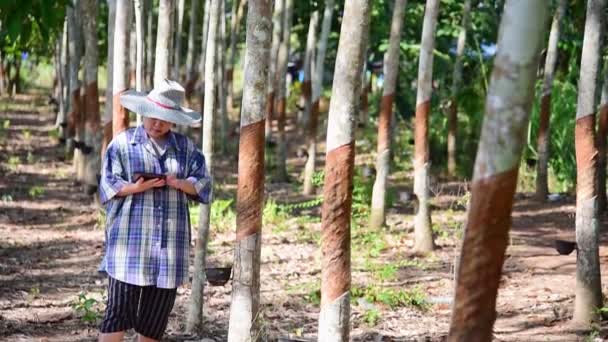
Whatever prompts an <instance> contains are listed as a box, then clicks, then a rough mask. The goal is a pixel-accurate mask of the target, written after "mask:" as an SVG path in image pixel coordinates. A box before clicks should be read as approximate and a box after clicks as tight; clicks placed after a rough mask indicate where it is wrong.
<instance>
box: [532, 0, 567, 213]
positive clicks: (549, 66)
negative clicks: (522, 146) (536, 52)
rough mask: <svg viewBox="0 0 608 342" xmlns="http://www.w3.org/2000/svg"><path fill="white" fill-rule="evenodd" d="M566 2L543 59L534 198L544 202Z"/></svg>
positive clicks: (556, 17) (556, 18)
mask: <svg viewBox="0 0 608 342" xmlns="http://www.w3.org/2000/svg"><path fill="white" fill-rule="evenodd" d="M566 5H567V0H559V2H558V5H557V9H556V11H555V15H554V16H553V22H552V23H551V32H550V33H549V43H548V44H547V57H546V58H545V68H544V77H543V88H542V89H543V90H542V95H541V100H540V121H539V128H538V138H537V141H536V144H537V152H538V162H537V163H536V194H535V195H536V198H537V199H538V200H541V201H544V200H546V199H547V195H548V194H549V186H548V184H547V174H548V171H547V170H548V166H549V144H550V141H551V135H550V130H549V122H550V120H549V119H550V117H551V92H552V90H553V78H554V76H555V66H556V65H557V52H558V51H557V43H558V42H559V35H560V23H561V21H562V18H563V17H564V13H565V12H566Z"/></svg>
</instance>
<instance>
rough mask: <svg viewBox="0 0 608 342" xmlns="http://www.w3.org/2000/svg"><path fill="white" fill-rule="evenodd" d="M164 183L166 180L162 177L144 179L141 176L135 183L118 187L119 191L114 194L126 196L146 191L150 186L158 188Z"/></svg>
mask: <svg viewBox="0 0 608 342" xmlns="http://www.w3.org/2000/svg"><path fill="white" fill-rule="evenodd" d="M165 185H166V182H165V180H164V179H162V178H153V179H148V180H144V179H143V177H140V178H139V179H138V180H137V181H136V182H135V183H131V184H127V185H125V186H123V187H122V189H120V191H119V192H118V193H117V194H116V195H117V196H128V195H132V194H137V193H140V192H144V191H147V190H149V189H152V188H160V187H163V186H165Z"/></svg>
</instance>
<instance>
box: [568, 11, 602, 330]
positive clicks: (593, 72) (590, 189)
mask: <svg viewBox="0 0 608 342" xmlns="http://www.w3.org/2000/svg"><path fill="white" fill-rule="evenodd" d="M604 7H605V1H604V0H589V1H587V17H586V20H585V37H584V39H583V52H582V56H581V68H580V79H579V83H578V101H577V106H576V126H575V129H574V139H575V149H576V242H577V246H578V250H577V257H576V289H575V295H576V298H575V300H574V315H573V317H572V320H573V321H574V322H576V323H580V324H584V325H589V324H590V323H591V322H592V321H595V320H597V319H598V318H599V316H598V312H597V309H599V308H601V307H602V286H601V278H600V261H599V246H598V243H599V241H598V240H599V227H598V211H597V192H596V188H595V179H596V175H597V153H598V152H597V149H596V147H595V141H594V138H595V137H594V136H595V106H596V102H595V90H596V84H597V74H598V71H599V58H600V51H601V46H602V41H601V36H602V34H601V32H602V29H601V28H602V25H603V17H604V14H603V13H604Z"/></svg>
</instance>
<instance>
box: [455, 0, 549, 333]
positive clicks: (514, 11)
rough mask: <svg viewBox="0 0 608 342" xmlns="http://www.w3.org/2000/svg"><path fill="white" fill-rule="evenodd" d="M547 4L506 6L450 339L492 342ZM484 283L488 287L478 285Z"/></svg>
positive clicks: (516, 1) (518, 0)
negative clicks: (499, 287)
mask: <svg viewBox="0 0 608 342" xmlns="http://www.w3.org/2000/svg"><path fill="white" fill-rule="evenodd" d="M546 12H547V4H546V3H545V2H543V1H527V0H507V1H506V4H505V7H504V11H503V15H502V20H501V23H500V31H499V34H498V48H497V51H498V53H497V55H496V57H495V61H494V71H493V73H492V78H491V84H490V88H489V89H488V95H487V98H486V106H485V117H484V122H483V126H482V133H481V138H480V141H479V147H478V150H477V159H476V160H475V169H474V174H473V183H472V188H471V204H470V207H469V211H468V218H467V224H466V227H465V233H464V240H463V244H462V249H461V256H460V261H459V268H458V276H457V278H456V279H457V284H456V293H455V299H454V305H453V310H452V319H451V325H450V332H449V337H448V341H490V340H491V339H492V327H493V325H494V321H495V319H496V295H497V293H498V285H499V282H500V277H501V270H502V267H503V262H504V259H505V250H506V248H507V244H508V241H509V228H510V226H511V209H512V206H513V196H514V194H515V187H516V185H517V171H518V169H519V161H520V158H521V154H522V150H523V147H524V144H525V133H526V128H527V125H528V122H529V118H530V109H531V106H532V101H533V100H534V83H535V78H536V68H537V66H538V59H539V58H538V57H539V52H540V49H541V46H542V43H543V42H542V41H543V39H544V31H545V27H546V25H545V23H546V21H545V19H546V17H547V16H546V14H547V13H546ZM481 284H483V285H481Z"/></svg>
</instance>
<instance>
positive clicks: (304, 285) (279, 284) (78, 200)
mask: <svg viewBox="0 0 608 342" xmlns="http://www.w3.org/2000/svg"><path fill="white" fill-rule="evenodd" d="M7 101H8V100H6V99H4V100H3V101H0V130H2V131H0V236H1V238H0V340H2V341H94V340H96V336H97V330H96V324H95V318H98V316H99V314H100V312H102V311H101V310H103V300H104V296H105V286H106V280H105V279H104V278H102V277H101V276H100V275H99V274H98V273H97V272H96V270H97V266H98V264H99V262H100V260H101V255H102V252H103V243H104V232H103V227H101V226H100V224H99V214H98V206H97V204H96V203H95V201H94V200H93V198H91V197H89V196H87V195H85V194H84V192H83V191H82V189H81V187H80V186H79V185H78V184H77V183H76V182H75V181H74V173H73V171H72V164H71V161H65V158H64V155H65V152H64V147H63V146H60V145H58V144H57V141H56V140H55V138H53V137H51V136H50V135H49V132H51V131H52V129H53V121H54V118H53V114H52V113H51V112H50V108H49V107H48V106H46V104H45V98H43V97H41V96H33V95H22V96H18V97H16V98H15V99H14V100H13V101H11V103H10V105H7V104H6V103H7ZM6 120H10V124H8V125H6V124H3V123H4V122H5V121H6ZM292 152H294V153H293V154H294V158H293V159H291V160H290V165H291V166H290V168H291V171H292V174H293V175H294V177H297V174H298V171H299V168H300V167H301V164H302V160H300V159H298V158H296V157H295V151H292ZM357 160H358V161H360V158H359V157H358V159H357ZM219 164H220V168H223V169H222V170H220V172H224V173H225V175H226V177H222V178H223V182H224V184H223V185H222V186H223V191H225V192H230V191H234V184H235V177H234V174H232V175H231V174H230V170H235V169H234V168H233V167H234V166H233V164H230V163H228V162H227V163H224V164H222V163H219ZM228 176H230V177H228ZM404 186H405V185H404ZM291 187H292V185H289V184H270V185H269V186H268V188H267V190H268V195H269V196H270V197H274V198H277V199H286V198H288V197H289V196H288V194H287V190H289V189H291ZM433 189H434V193H435V198H434V200H433V203H434V206H435V211H434V216H433V222H434V224H435V225H436V226H437V227H439V229H440V230H439V231H438V233H439V234H438V240H437V243H438V246H439V248H438V250H437V251H436V252H434V253H433V254H432V255H430V256H426V257H421V256H416V255H413V254H412V253H411V252H410V250H411V246H412V245H413V241H412V239H413V234H412V230H413V215H412V214H413V209H412V208H411V207H410V206H408V205H407V203H397V205H395V207H393V208H392V209H391V210H390V212H389V216H388V221H387V222H388V227H387V229H386V230H385V231H384V232H383V233H382V239H383V241H384V243H385V245H384V247H383V248H381V250H380V253H379V254H377V255H374V256H373V257H372V258H370V257H369V256H368V257H362V256H361V255H362V254H360V253H359V252H360V250H358V249H354V250H353V256H352V258H353V285H354V286H359V287H361V286H369V285H370V284H376V285H378V286H381V287H385V288H393V289H412V288H416V289H418V290H420V291H422V292H423V293H424V295H425V297H426V301H427V302H428V303H429V305H428V306H427V309H426V310H423V309H420V308H417V307H414V306H396V307H393V308H391V307H389V306H387V305H385V304H381V303H370V302H368V301H366V300H363V299H361V298H353V300H352V314H351V326H352V331H351V339H352V340H353V341H443V340H445V338H446V334H447V330H448V326H449V318H450V297H451V293H452V288H453V263H454V261H455V256H456V253H457V252H458V239H457V237H456V235H454V234H452V233H453V229H452V228H453V227H462V225H463V221H464V219H465V209H464V206H463V205H462V198H463V196H465V192H466V191H465V189H466V185H465V184H462V183H439V184H434V185H433ZM574 210H575V207H574V198H573V197H572V196H562V197H561V198H559V199H558V200H556V201H553V202H549V203H539V202H537V201H535V200H533V199H532V197H531V196H530V194H525V193H518V194H517V195H516V201H515V206H514V213H513V229H512V231H511V233H512V234H511V244H510V246H509V248H508V251H507V254H508V256H507V259H506V262H505V265H504V272H503V279H502V282H501V288H500V292H499V298H498V305H497V312H498V319H497V322H496V324H495V327H494V339H495V340H496V341H585V340H588V341H595V340H597V341H600V340H602V337H603V336H606V334H605V331H607V330H606V329H605V327H604V326H603V325H602V326H598V327H597V329H595V330H594V331H590V332H584V333H581V332H577V331H575V330H574V329H572V328H571V325H570V318H571V316H572V308H573V300H574V286H575V261H576V256H575V254H576V253H572V254H571V255H569V256H560V255H558V254H557V252H556V251H555V249H554V240H555V239H573V238H574V231H573V229H574V228H573V227H574ZM308 214H309V215H312V216H315V215H318V210H316V209H314V208H313V209H312V210H311V211H309V212H308ZM601 227H602V228H601V229H602V230H605V229H604V227H605V222H604V221H603V222H602V226H601ZM319 230H320V224H319V223H318V219H316V220H314V219H313V220H308V221H302V220H297V219H289V220H287V221H286V222H285V223H284V224H283V225H282V227H280V228H278V227H268V226H265V228H264V240H263V245H262V261H263V264H262V268H261V279H262V281H261V283H262V289H261V307H262V308H261V310H262V314H261V325H262V326H263V328H264V332H265V336H267V339H268V340H271V341H274V340H277V339H278V337H279V336H288V335H290V336H302V337H304V338H310V339H311V340H314V338H315V337H316V331H317V318H318V314H319V306H318V302H317V301H316V300H315V298H314V297H315V295H318V293H317V292H316V289H318V286H319V281H320V280H319V279H320V252H319V248H318V235H319ZM193 235H195V234H193ZM356 235H357V234H356V233H354V236H356ZM605 237H606V235H605V234H604V238H605ZM603 240H604V239H603ZM233 241H234V227H229V228H228V229H219V228H218V229H214V228H212V236H211V241H210V249H211V254H210V263H212V264H214V263H215V264H224V263H230V259H231V257H232V244H233ZM603 245H605V243H603ZM600 255H601V261H602V275H603V278H602V282H603V284H606V283H607V282H608V278H607V277H606V274H608V269H607V268H606V265H607V261H608V249H607V248H606V247H605V246H602V247H601V249H600ZM370 262H371V263H374V264H376V265H378V264H387V265H388V264H391V263H394V264H395V265H398V267H397V273H396V275H395V276H394V277H392V278H387V279H383V280H381V281H379V280H378V279H377V278H375V277H374V276H373V275H372V274H371V272H370V270H369V269H368V268H367V267H365V265H366V263H370ZM480 286H482V284H480ZM603 288H604V289H605V288H606V285H604V286H603ZM230 289H231V288H230V283H228V284H227V285H225V286H215V287H213V286H207V287H206V288H205V301H206V303H205V315H206V325H205V336H204V338H206V339H207V340H205V341H225V340H226V338H227V328H228V317H229V308H230ZM606 292H607V291H606V290H604V293H606ZM189 296H190V286H189V285H188V286H185V287H182V288H180V289H179V290H178V299H177V302H176V306H175V309H174V310H173V313H172V315H171V319H170V323H169V328H168V330H167V335H166V340H167V341H183V340H196V339H194V338H193V337H188V336H185V335H183V331H184V322H185V317H186V313H187V305H188V300H189ZM79 297H80V299H79ZM79 300H80V302H79ZM87 300H88V302H87ZM89 304H90V308H88V309H86V307H87V305H89ZM370 310H373V311H375V312H377V313H378V319H377V320H376V321H375V322H373V323H370V319H369V311H370ZM87 313H88V314H89V315H92V318H91V320H88V318H90V317H89V315H86V314H87ZM129 336H131V337H132V336H133V334H132V333H131V334H130V335H129ZM198 340H200V337H199V339H198Z"/></svg>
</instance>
